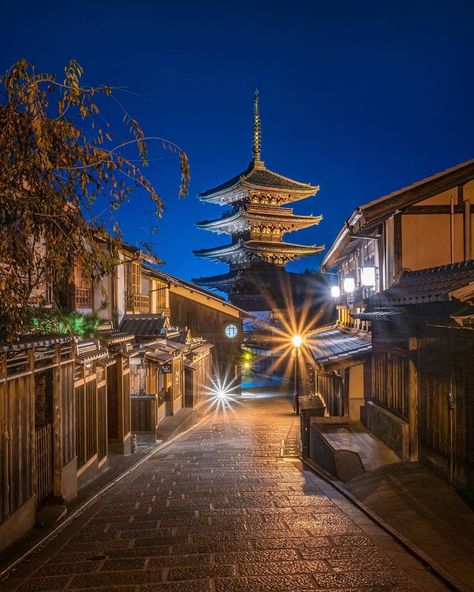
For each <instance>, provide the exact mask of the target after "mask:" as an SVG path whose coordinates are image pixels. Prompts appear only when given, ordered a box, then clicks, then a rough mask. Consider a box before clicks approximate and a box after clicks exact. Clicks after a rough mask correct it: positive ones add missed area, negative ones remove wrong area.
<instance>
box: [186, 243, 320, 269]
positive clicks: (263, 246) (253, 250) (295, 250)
mask: <svg viewBox="0 0 474 592" xmlns="http://www.w3.org/2000/svg"><path fill="white" fill-rule="evenodd" d="M323 249H324V246H317V245H298V244H294V243H284V242H280V241H256V240H249V241H243V240H242V239H240V240H239V241H237V242H236V243H233V244H231V245H225V246H222V247H215V248H212V249H200V250H197V251H194V253H195V255H198V256H199V257H209V258H210V259H217V260H222V261H229V262H233V263H237V262H239V263H240V262H242V263H243V262H246V261H249V260H251V259H252V258H257V259H258V258H261V259H262V260H264V261H265V260H267V259H275V258H278V256H280V257H285V256H286V258H287V259H288V261H291V260H293V259H298V258H299V257H307V256H308V255H315V254H316V253H319V252H321V251H322V250H323Z"/></svg>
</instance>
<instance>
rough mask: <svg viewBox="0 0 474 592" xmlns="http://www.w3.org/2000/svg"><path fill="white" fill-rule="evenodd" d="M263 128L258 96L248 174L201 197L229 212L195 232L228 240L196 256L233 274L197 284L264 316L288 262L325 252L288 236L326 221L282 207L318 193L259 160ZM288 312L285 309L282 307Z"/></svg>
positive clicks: (242, 174)
mask: <svg viewBox="0 0 474 592" xmlns="http://www.w3.org/2000/svg"><path fill="white" fill-rule="evenodd" d="M260 156H261V124H260V113H259V104H258V91H257V92H256V93H255V102H254V121H253V159H252V161H251V162H250V164H249V166H248V168H247V170H246V171H244V172H243V173H241V174H240V175H238V176H236V177H234V178H233V179H230V180H229V181H227V182H226V183H223V184H222V185H219V186H218V187H215V188H214V189H210V190H208V191H205V192H203V193H201V194H199V198H200V199H201V201H205V202H208V203H212V204H218V205H221V206H230V208H231V209H230V211H228V212H226V213H224V214H223V216H222V217H221V218H219V219H218V220H212V221H204V222H199V223H198V224H197V226H198V227H199V228H202V229H203V230H210V231H211V232H216V233H218V234H229V235H230V236H231V238H232V241H231V243H230V244H229V245H225V246H222V247H216V248H212V249H201V250H198V251H194V252H195V254H196V255H198V256H200V257H207V258H209V259H213V260H214V261H221V262H223V263H227V264H229V266H230V269H229V272H228V273H227V274H223V275H217V276H212V277H206V278H197V279H195V280H194V281H195V282H196V283H197V284H199V285H201V286H205V287H208V288H214V289H217V290H221V291H223V292H226V293H227V294H228V295H229V299H230V301H231V302H232V303H234V304H236V305H238V306H241V307H243V308H245V309H246V310H265V309H268V308H269V307H270V306H269V304H268V303H267V302H266V300H267V295H268V294H270V295H271V297H272V301H273V304H274V305H275V302H277V306H280V305H281V304H280V303H278V301H279V300H281V299H280V298H278V293H277V292H278V290H279V285H280V284H281V279H282V276H284V275H288V276H294V275H297V274H288V273H287V272H285V270H284V266H285V265H286V264H287V263H289V262H290V261H294V260H295V259H299V258H301V257H307V256H308V255H314V254H315V253H319V252H320V251H321V250H322V249H323V248H324V247H322V246H316V245H310V246H309V245H300V244H294V243H288V242H284V241H283V237H284V235H285V234H286V233H287V232H294V231H296V230H300V229H301V228H308V227H309V226H313V225H315V224H318V223H319V222H320V221H321V219H322V216H312V215H311V216H299V215H296V214H294V213H293V209H292V208H288V207H286V208H285V207H282V206H284V205H287V204H290V203H293V202H296V201H299V200H301V199H306V198H307V197H310V196H311V195H314V194H315V193H316V192H317V191H318V190H319V187H316V186H313V185H310V184H309V183H300V182H298V181H294V180H292V179H289V178H287V177H284V176H282V175H280V174H278V173H275V172H273V171H270V170H269V169H267V168H266V166H265V163H264V162H263V161H262V160H261V158H260ZM282 305H283V306H284V303H283V304H282Z"/></svg>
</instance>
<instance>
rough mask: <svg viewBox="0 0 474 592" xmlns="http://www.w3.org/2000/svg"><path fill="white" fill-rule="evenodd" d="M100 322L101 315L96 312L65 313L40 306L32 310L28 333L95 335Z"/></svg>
mask: <svg viewBox="0 0 474 592" xmlns="http://www.w3.org/2000/svg"><path fill="white" fill-rule="evenodd" d="M98 324H99V317H98V316H97V315H96V314H95V313H90V314H82V313H80V312H70V313H64V312H62V311H60V310H57V309H51V308H38V309H33V310H32V316H31V326H30V328H29V330H28V333H29V334H33V335H58V334H59V335H75V336H76V337H93V336H94V333H95V330H96V329H97V326H98Z"/></svg>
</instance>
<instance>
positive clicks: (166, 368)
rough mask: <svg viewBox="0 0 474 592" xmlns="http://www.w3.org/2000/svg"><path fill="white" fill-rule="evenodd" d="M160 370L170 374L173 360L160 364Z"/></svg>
mask: <svg viewBox="0 0 474 592" xmlns="http://www.w3.org/2000/svg"><path fill="white" fill-rule="evenodd" d="M161 371H162V372H163V374H171V372H173V362H166V364H162V365H161Z"/></svg>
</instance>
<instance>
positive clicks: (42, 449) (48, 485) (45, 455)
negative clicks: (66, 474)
mask: <svg viewBox="0 0 474 592" xmlns="http://www.w3.org/2000/svg"><path fill="white" fill-rule="evenodd" d="M52 433H53V429H52V425H51V424H50V423H48V424H46V425H45V426H43V427H41V428H39V429H37V430H36V432H35V445H36V475H37V477H36V501H37V502H38V503H39V504H40V503H41V502H43V501H44V500H45V499H46V498H47V497H48V496H49V495H50V493H52V491H53V437H52Z"/></svg>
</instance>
